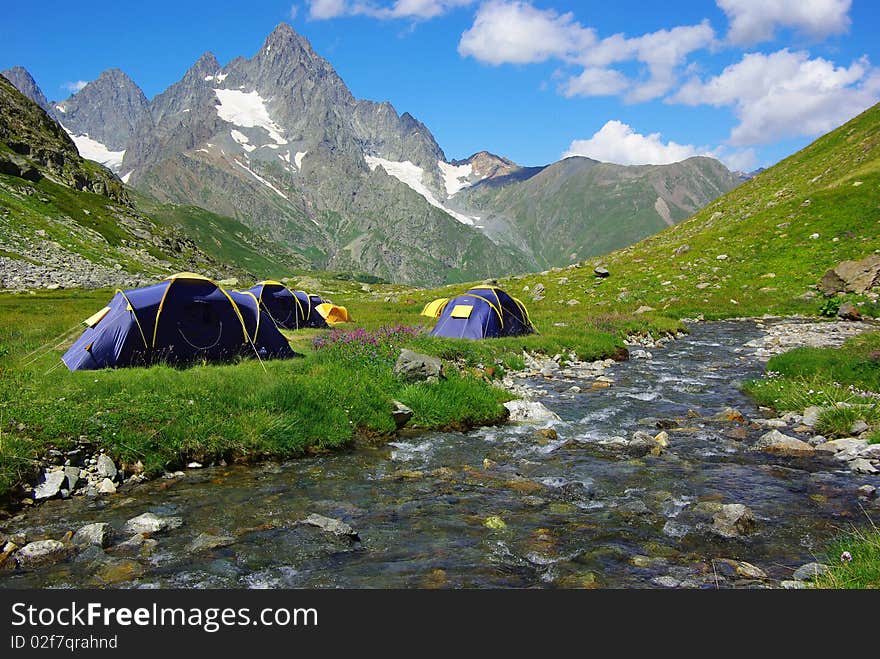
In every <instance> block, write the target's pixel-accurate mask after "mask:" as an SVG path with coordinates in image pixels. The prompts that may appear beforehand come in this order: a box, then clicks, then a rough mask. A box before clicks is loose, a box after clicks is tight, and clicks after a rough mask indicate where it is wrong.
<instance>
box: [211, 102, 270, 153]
mask: <svg viewBox="0 0 880 659" xmlns="http://www.w3.org/2000/svg"><path fill="white" fill-rule="evenodd" d="M214 93H215V94H216V95H217V100H218V101H220V105H218V106H217V116H218V117H220V118H221V119H222V120H223V121H228V122H229V123H231V124H234V125H235V126H238V127H239V128H262V129H263V130H265V131H266V132H267V133H269V138H270V139H272V141H274V142H275V143H276V144H282V145H283V144H287V140H285V139H284V138H283V137H282V136H281V133H283V132H284V131H283V129H282V128H281V127H280V126H279V125H278V124H276V123H275V122H274V121H273V120H272V117H270V116H269V110H268V109H267V108H266V102H265V101H264V100H263V97H262V96H260V94H259V93H258V92H256V91H253V92H250V93H245V92H242V91H239V90H237V89H215V90H214Z"/></svg>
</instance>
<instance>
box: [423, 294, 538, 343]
mask: <svg viewBox="0 0 880 659" xmlns="http://www.w3.org/2000/svg"><path fill="white" fill-rule="evenodd" d="M422 315H423V316H428V317H429V318H439V320H438V321H437V325H436V326H435V327H434V329H433V330H432V331H431V336H442V337H447V338H453V339H490V338H501V337H507V336H522V335H524V334H534V333H535V332H536V330H535V327H534V325H532V321H531V319H530V318H529V312H528V310H527V309H526V306H525V305H524V304H523V303H522V302H520V301H519V300H517V299H516V298H515V297H513V296H512V295H509V294H508V293H506V292H505V291H503V290H502V289H500V288H498V287H496V286H479V287H477V288H472V289H470V290H469V291H468V292H467V293H465V294H464V295H459V296H457V297H454V298H452V299H448V298H441V299H439V300H434V301H433V302H429V303H428V304H427V305H426V306H425V308H424V309H423V310H422Z"/></svg>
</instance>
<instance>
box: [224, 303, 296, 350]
mask: <svg viewBox="0 0 880 659" xmlns="http://www.w3.org/2000/svg"><path fill="white" fill-rule="evenodd" d="M229 297H231V298H232V300H233V302H235V304H236V306H237V307H238V311H239V313H240V314H241V318H242V320H243V321H244V326H245V329H246V330H247V334H248V337H249V340H250V347H251V350H252V354H254V353H255V354H257V355H259V357H260V359H290V358H291V357H294V356H295V355H296V353H294V352H293V350H291V349H290V344H289V343H288V342H287V339H285V338H284V336H283V335H282V334H281V332H279V331H278V327H276V325H275V323H274V322H273V319H272V316H270V315H269V314H268V313H267V312H266V309H265V308H264V307H263V306H262V305H261V304H260V302H259V300H258V299H257V297H256V296H255V295H254V294H253V293H251V292H250V291H230V292H229Z"/></svg>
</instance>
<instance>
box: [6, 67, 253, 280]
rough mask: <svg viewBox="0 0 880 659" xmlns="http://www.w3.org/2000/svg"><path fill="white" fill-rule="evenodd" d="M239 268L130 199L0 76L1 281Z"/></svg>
mask: <svg viewBox="0 0 880 659" xmlns="http://www.w3.org/2000/svg"><path fill="white" fill-rule="evenodd" d="M179 270H198V271H202V272H205V273H208V274H214V275H216V276H224V275H226V274H228V273H230V272H233V273H237V272H238V271H237V270H236V269H233V268H228V267H226V266H225V265H223V264H220V263H218V262H217V261H215V260H214V259H212V258H210V257H209V256H207V255H206V254H205V253H204V252H203V251H202V250H200V249H199V248H198V246H196V245H195V243H194V242H193V241H192V240H189V239H188V238H187V237H186V236H184V235H181V234H180V233H179V232H178V231H176V230H175V229H173V228H170V227H164V226H158V225H157V224H156V223H155V222H153V221H152V220H150V219H149V218H147V217H145V216H143V215H142V214H141V213H139V212H138V211H137V210H136V209H135V208H134V206H133V204H132V202H131V200H130V197H129V194H128V191H127V190H126V189H125V187H124V186H123V185H122V183H121V182H120V181H119V179H117V178H116V177H115V176H114V175H113V174H112V173H111V172H109V171H107V170H106V169H104V168H103V167H101V166H100V165H98V164H96V163H94V162H90V161H88V160H85V159H83V158H82V157H81V156H80V155H79V153H78V152H77V148H76V146H75V144H74V143H73V141H72V140H71V138H70V136H69V135H68V134H67V133H66V132H65V131H64V130H63V129H62V128H61V126H59V125H58V123H57V122H55V121H54V120H53V119H51V118H50V117H49V116H48V115H47V114H46V112H45V111H44V110H43V109H42V108H41V107H39V106H38V105H37V104H36V103H35V102H34V101H32V100H30V99H28V98H26V97H25V96H24V95H23V94H21V93H20V92H19V91H18V90H17V89H16V88H15V87H14V86H13V85H12V83H10V82H9V81H8V80H7V79H6V78H4V77H2V76H0V289H23V288H59V287H63V288H69V287H85V288H94V287H116V286H136V285H140V284H143V283H146V282H148V281H155V280H156V279H157V278H161V277H163V276H165V275H167V274H169V273H170V272H173V271H179Z"/></svg>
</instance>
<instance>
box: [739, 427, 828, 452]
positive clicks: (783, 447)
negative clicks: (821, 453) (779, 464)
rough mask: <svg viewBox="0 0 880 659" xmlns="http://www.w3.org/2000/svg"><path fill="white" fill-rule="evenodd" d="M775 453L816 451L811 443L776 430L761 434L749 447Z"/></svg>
mask: <svg viewBox="0 0 880 659" xmlns="http://www.w3.org/2000/svg"><path fill="white" fill-rule="evenodd" d="M751 450H753V451H763V452H764V453H773V454H775V455H793V456H794V455H812V454H813V453H815V452H816V449H814V448H813V447H812V446H811V445H809V444H807V443H806V442H803V441H801V440H799V439H796V438H794V437H789V436H788V435H783V434H782V433H781V432H779V431H778V430H771V431H770V432H768V433H767V434H766V435H763V436H762V437H761V439H759V440H758V441H757V442H756V443H755V444H754V445H753V446H752V448H751Z"/></svg>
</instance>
